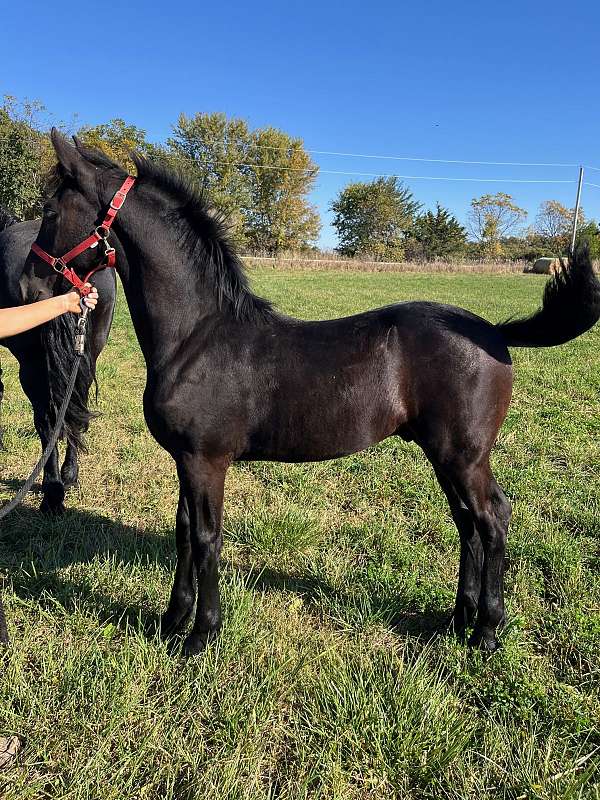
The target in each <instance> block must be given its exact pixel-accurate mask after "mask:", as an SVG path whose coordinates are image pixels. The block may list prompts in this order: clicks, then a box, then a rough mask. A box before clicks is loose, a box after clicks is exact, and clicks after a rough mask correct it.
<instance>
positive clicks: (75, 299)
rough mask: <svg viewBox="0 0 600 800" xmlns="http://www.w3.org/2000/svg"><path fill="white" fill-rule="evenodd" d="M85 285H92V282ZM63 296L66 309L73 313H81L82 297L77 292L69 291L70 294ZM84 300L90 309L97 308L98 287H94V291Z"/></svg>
mask: <svg viewBox="0 0 600 800" xmlns="http://www.w3.org/2000/svg"><path fill="white" fill-rule="evenodd" d="M85 285H86V286H91V284H90V283H86V284H85ZM63 297H64V300H65V306H66V307H65V311H71V312H72V313H73V314H81V306H80V304H79V301H80V300H81V298H80V296H79V294H78V293H77V292H69V293H68V294H64V295H63ZM83 302H84V303H85V305H86V306H87V307H88V308H89V309H90V310H93V309H94V308H96V303H97V302H98V290H97V289H96V287H93V288H92V291H91V292H90V293H89V294H88V295H87V296H86V297H85V299H84V301H83Z"/></svg>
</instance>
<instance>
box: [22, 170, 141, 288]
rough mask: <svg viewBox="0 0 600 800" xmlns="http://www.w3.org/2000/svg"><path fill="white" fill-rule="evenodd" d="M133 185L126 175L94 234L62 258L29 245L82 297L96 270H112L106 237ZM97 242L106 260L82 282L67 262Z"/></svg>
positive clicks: (112, 250)
mask: <svg viewBox="0 0 600 800" xmlns="http://www.w3.org/2000/svg"><path fill="white" fill-rule="evenodd" d="M134 183H135V178H134V177H133V176H131V175H128V176H127V177H126V178H125V180H124V181H123V183H122V185H121V187H120V189H117V191H116V192H115V193H114V195H113V198H112V200H111V201H110V205H109V207H108V210H107V212H106V215H105V217H104V219H103V220H102V222H101V224H100V225H98V227H97V228H95V229H94V232H93V233H92V234H90V236H88V237H87V239H84V240H83V241H82V242H80V243H79V244H78V245H77V246H76V247H74V248H73V249H72V250H69V252H68V253H65V254H64V256H59V257H58V258H56V257H55V256H51V255H50V253H47V252H46V251H45V250H43V249H42V248H41V247H40V246H39V244H37V242H34V243H33V244H32V245H31V252H32V253H35V255H36V256H39V257H40V258H41V259H42V260H43V261H45V262H46V264H50V266H51V267H52V269H54V270H56V272H58V273H60V274H61V275H62V276H63V278H65V280H67V281H69V283H70V284H72V285H73V286H74V287H75V289H77V291H78V292H79V294H80V295H81V296H82V297H85V296H86V295H88V294H89V293H90V292H91V287H90V286H86V285H85V284H86V283H87V282H88V281H89V279H90V278H91V277H92V275H93V274H94V273H95V272H98V270H100V269H104V268H105V267H109V268H114V266H115V263H116V258H115V248H114V247H111V246H110V244H109V242H108V235H109V233H110V228H111V225H112V224H113V222H114V221H115V217H116V216H117V212H118V211H119V209H120V208H122V206H123V203H124V202H125V198H126V197H127V193H128V192H129V190H130V189H131V187H132V186H133V184H134ZM99 242H103V244H104V258H105V259H106V260H105V261H101V262H100V264H98V265H97V266H96V267H94V269H92V270H90V271H89V272H88V274H87V275H86V276H85V278H83V280H82V279H81V278H80V277H79V275H77V273H76V272H75V271H74V270H72V269H69V267H67V264H68V263H69V261H72V260H73V259H74V258H77V256H79V255H81V253H83V252H85V251H86V250H88V249H90V248H93V247H96V246H97V245H98V243H99Z"/></svg>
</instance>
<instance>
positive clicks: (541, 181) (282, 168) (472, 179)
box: [0, 136, 600, 186]
mask: <svg viewBox="0 0 600 800" xmlns="http://www.w3.org/2000/svg"><path fill="white" fill-rule="evenodd" d="M9 138H12V137H9V136H3V137H0V140H2V139H4V140H6V139H9ZM29 143H31V144H37V145H39V144H40V143H41V142H40V140H29ZM253 146H254V147H260V148H264V149H270V150H280V149H283V148H284V146H281V147H276V146H273V145H253ZM286 149H289V148H286ZM305 152H308V153H316V154H320V155H336V156H347V157H356V158H372V159H379V158H381V159H393V160H397V161H418V162H424V163H437V164H462V165H480V166H516V167H569V168H574V167H577V166H578V165H577V164H559V163H542V162H535V163H534V162H519V161H467V160H460V159H441V158H417V157H414V158H413V157H412V156H375V155H369V154H366V153H345V152H339V151H333V150H306V151H305ZM166 156H167V159H169V160H172V161H175V162H177V161H188V162H190V163H193V164H196V165H197V166H202V165H203V162H202V160H201V159H199V158H192V157H190V156H181V155H175V154H172V153H168V154H166ZM205 163H207V162H205ZM208 163H210V164H216V165H218V166H230V167H249V168H252V169H270V170H277V171H280V172H306V173H314V175H313V177H317V175H345V176H350V177H352V176H353V177H369V178H398V179H401V180H424V181H451V182H459V183H522V184H573V183H576V181H575V180H574V179H571V180H561V179H541V178H477V177H454V176H444V175H401V174H397V173H378V172H361V171H349V170H331V169H322V168H321V167H319V166H318V165H316V166H315V167H286V166H281V165H270V164H251V163H247V162H235V161H210V162H208ZM588 169H593V170H596V171H598V172H600V169H599V168H598V167H588ZM588 185H590V186H596V184H593V183H589V182H588Z"/></svg>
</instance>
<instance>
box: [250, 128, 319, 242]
mask: <svg viewBox="0 0 600 800" xmlns="http://www.w3.org/2000/svg"><path fill="white" fill-rule="evenodd" d="M249 163H250V164H251V165H252V166H250V167H248V178H249V187H250V204H249V207H248V210H247V213H246V220H245V234H246V241H247V243H248V245H249V246H250V247H252V248H254V249H255V250H262V251H267V252H269V253H278V252H280V251H281V250H303V249H306V248H308V247H310V245H311V244H312V243H313V242H314V241H315V240H316V238H317V237H318V235H319V231H320V229H321V222H320V219H319V215H318V213H317V210H316V209H315V208H314V207H313V206H312V205H310V204H309V202H308V200H307V194H308V192H309V191H310V190H311V188H312V186H313V184H314V180H315V177H316V175H317V172H318V168H317V166H316V164H314V163H313V161H312V159H311V158H310V156H309V154H308V153H307V152H306V150H305V149H304V144H303V142H302V140H301V139H297V138H294V137H292V136H289V135H288V134H287V133H285V132H284V131H280V130H277V129H276V128H262V129H259V130H257V131H255V132H254V133H253V134H252V138H251V144H250V149H249Z"/></svg>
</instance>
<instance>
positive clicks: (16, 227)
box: [0, 208, 116, 514]
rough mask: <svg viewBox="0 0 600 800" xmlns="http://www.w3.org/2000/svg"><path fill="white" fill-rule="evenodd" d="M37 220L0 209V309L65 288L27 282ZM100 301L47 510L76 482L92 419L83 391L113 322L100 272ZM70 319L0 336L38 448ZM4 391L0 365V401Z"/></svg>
mask: <svg viewBox="0 0 600 800" xmlns="http://www.w3.org/2000/svg"><path fill="white" fill-rule="evenodd" d="M40 225H41V220H30V221H28V222H18V221H17V220H16V219H15V218H14V217H12V216H11V215H10V214H9V213H8V212H7V211H6V210H4V209H2V208H0V307H2V308H7V307H9V306H16V305H21V304H22V303H23V302H25V301H26V300H27V301H29V302H31V301H33V300H42V299H44V298H46V297H50V296H51V295H52V294H59V293H62V292H64V291H66V290H68V289H69V288H72V287H70V286H69V285H67V283H66V281H64V280H63V279H62V278H60V279H58V280H56V278H58V275H57V273H54V275H53V276H52V278H50V277H49V278H48V280H46V281H45V282H43V283H40V282H36V288H35V290H32V289H31V287H29V286H28V282H27V277H26V275H24V274H23V268H24V266H25V261H26V259H27V254H28V253H29V250H30V248H31V245H32V243H33V242H34V241H35V238H36V236H37V235H38V232H39V229H40ZM94 283H95V285H96V286H97V288H98V291H99V294H100V299H99V301H98V305H97V307H96V310H95V311H94V314H93V315H91V318H92V319H91V323H90V333H89V335H88V339H87V348H86V354H85V358H84V359H82V363H81V366H80V371H79V375H78V378H77V383H76V385H75V390H74V392H73V397H72V400H71V402H70V404H69V407H68V411H67V416H66V421H65V438H66V442H67V446H66V454H65V459H64V462H63V465H62V468H61V467H60V464H59V458H58V449H56V450H55V451H54V454H53V455H52V456H51V457H50V460H49V461H48V463H47V464H46V468H45V470H44V478H43V482H42V492H43V499H42V504H41V510H42V511H45V512H49V513H54V514H57V513H60V512H62V511H63V509H64V506H63V501H64V497H65V490H66V489H67V488H69V487H70V486H73V485H75V484H76V483H77V479H78V474H79V468H78V463H77V452H78V450H79V449H81V448H82V447H83V444H84V443H83V434H84V433H85V431H86V430H87V427H88V424H89V422H90V419H91V416H92V415H91V414H90V411H89V409H88V395H89V391H90V387H91V385H92V383H93V381H94V376H95V369H96V361H97V359H98V356H99V355H100V353H101V352H102V349H103V348H104V345H105V344H106V340H107V338H108V334H109V332H110V327H111V323H112V317H113V311H114V306H115V299H116V280H115V276H114V274H112V271H110V270H109V271H106V272H100V273H98V274H97V276H96V277H95V279H94ZM75 324H76V320H75V317H74V316H73V315H72V314H65V315H63V316H62V317H59V318H58V319H56V320H54V321H53V322H51V323H48V324H47V325H44V326H43V327H42V328H40V329H36V330H32V331H28V332H26V333H22V334H20V335H19V336H12V337H10V338H8V339H4V340H0V344H2V345H3V346H4V347H6V348H8V349H9V350H10V352H11V353H12V354H13V355H14V356H15V357H16V358H17V360H18V362H19V378H20V381H21V386H22V387H23V391H24V392H25V394H26V395H27V397H28V398H29V400H30V402H31V405H32V407H33V416H34V424H35V427H36V430H37V432H38V434H39V437H40V440H41V443H42V449H43V448H44V447H45V446H46V443H47V440H48V438H49V436H50V433H51V431H52V428H53V425H54V420H55V418H56V412H57V410H58V407H59V406H60V403H61V401H62V399H63V396H64V393H65V388H66V382H67V378H68V374H69V372H70V371H71V366H72V361H73V336H74V326H75ZM3 395H4V385H3V383H2V370H1V369H0V402H1V401H2V398H3ZM0 445H1V430H0Z"/></svg>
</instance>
